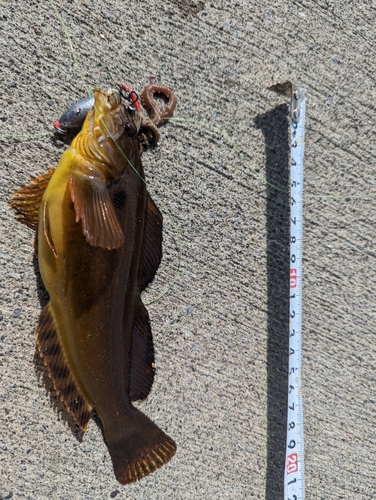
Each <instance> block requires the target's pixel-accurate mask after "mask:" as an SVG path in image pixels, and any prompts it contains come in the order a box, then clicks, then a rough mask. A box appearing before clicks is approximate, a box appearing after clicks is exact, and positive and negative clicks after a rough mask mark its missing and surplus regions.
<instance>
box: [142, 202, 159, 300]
mask: <svg viewBox="0 0 376 500" xmlns="http://www.w3.org/2000/svg"><path fill="white" fill-rule="evenodd" d="M162 224H163V220H162V214H161V212H160V211H159V209H158V207H157V205H156V204H155V203H154V201H153V200H152V198H151V196H150V194H149V193H148V198H147V210H146V218H145V230H144V243H143V249H142V255H141V262H140V272H139V277H138V282H139V287H140V291H142V290H144V289H145V288H146V287H147V286H148V284H149V283H150V282H151V281H152V280H153V278H154V276H155V273H156V272H157V269H158V267H159V264H160V262H161V259H162Z"/></svg>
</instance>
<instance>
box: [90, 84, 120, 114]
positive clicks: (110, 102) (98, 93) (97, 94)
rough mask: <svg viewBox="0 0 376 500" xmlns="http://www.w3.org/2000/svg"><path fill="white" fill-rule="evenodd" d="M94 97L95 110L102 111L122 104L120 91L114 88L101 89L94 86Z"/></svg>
mask: <svg viewBox="0 0 376 500" xmlns="http://www.w3.org/2000/svg"><path fill="white" fill-rule="evenodd" d="M94 98H95V106H96V111H97V110H98V111H101V112H102V113H104V112H106V111H107V112H108V111H112V110H115V109H116V108H117V107H119V106H120V105H121V104H122V99H121V95H120V92H119V91H118V90H116V89H109V90H107V91H106V90H102V89H100V88H98V87H95V88H94Z"/></svg>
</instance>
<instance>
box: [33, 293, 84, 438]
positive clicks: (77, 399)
mask: <svg viewBox="0 0 376 500" xmlns="http://www.w3.org/2000/svg"><path fill="white" fill-rule="evenodd" d="M36 338H37V347H38V351H39V354H40V356H41V358H42V359H43V362H44V365H45V366H46V368H47V373H48V375H49V377H50V379H51V381H52V385H53V387H54V389H55V391H56V393H57V394H58V395H59V396H60V399H61V401H62V402H63V403H64V404H65V407H66V408H67V410H68V412H69V413H70V414H71V415H72V417H73V418H74V420H75V422H76V423H77V425H78V426H79V427H80V428H81V429H82V430H83V431H84V430H85V429H86V427H87V424H88V422H89V419H90V412H91V408H90V406H89V405H88V404H87V403H86V401H85V399H84V397H83V396H82V394H81V392H80V391H79V389H78V387H77V384H76V382H75V380H74V378H73V375H72V374H71V370H70V369H69V365H68V362H67V360H66V357H65V355H64V352H63V349H62V347H61V344H60V340H59V335H58V329H57V324H56V321H55V318H54V314H53V310H52V307H51V303H50V302H49V303H48V304H47V305H46V306H45V308H44V309H43V311H42V312H41V315H40V317H39V325H38V328H37V331H36Z"/></svg>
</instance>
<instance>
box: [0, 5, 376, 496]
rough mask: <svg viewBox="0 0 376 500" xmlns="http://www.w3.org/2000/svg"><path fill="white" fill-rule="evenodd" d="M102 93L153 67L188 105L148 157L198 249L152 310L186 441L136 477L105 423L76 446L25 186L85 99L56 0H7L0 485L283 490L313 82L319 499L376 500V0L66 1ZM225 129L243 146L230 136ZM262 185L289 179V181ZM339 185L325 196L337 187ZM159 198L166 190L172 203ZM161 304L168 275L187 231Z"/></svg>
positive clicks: (186, 247)
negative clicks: (43, 350)
mask: <svg viewBox="0 0 376 500" xmlns="http://www.w3.org/2000/svg"><path fill="white" fill-rule="evenodd" d="M56 4H57V8H58V10H59V12H60V14H61V16H62V18H63V19H64V22H65V23H66V30H67V32H68V33H69V35H70V37H71V40H72V43H73V46H74V49H75V51H76V54H77V61H78V64H79V67H80V69H81V71H82V74H83V77H84V80H85V82H86V84H87V85H88V87H89V88H90V89H92V88H93V87H94V86H100V87H104V88H107V87H109V86H111V84H113V83H114V82H117V81H121V80H122V81H125V82H127V83H128V84H130V85H132V86H134V87H135V88H136V89H138V90H141V89H142V87H143V85H144V84H145V83H147V81H148V77H149V75H150V74H151V73H154V74H156V75H157V77H158V81H160V82H162V83H164V84H166V85H169V86H170V87H171V88H173V89H174V91H175V92H176V95H177V97H178V108H177V112H176V117H179V118H181V119H184V120H186V121H176V122H173V123H169V124H167V125H166V126H165V127H163V130H162V140H161V143H160V145H159V146H158V147H157V148H156V149H155V150H151V151H148V152H147V153H145V154H144V155H143V162H144V166H145V172H146V176H147V180H148V182H149V183H150V186H151V188H152V190H154V191H155V192H156V193H157V194H158V196H159V197H160V200H161V201H162V202H163V203H164V204H166V206H167V207H168V210H169V211H170V212H171V214H172V216H173V219H174V221H175V222H176V224H177V226H178V231H179V234H180V237H181V241H182V247H183V263H182V270H181V273H180V275H179V278H178V281H177V283H176V284H175V286H174V288H173V290H172V291H171V292H170V293H169V294H168V295H166V296H164V297H163V298H162V299H160V300H159V301H157V302H156V303H155V304H153V305H152V306H149V308H148V309H149V313H150V316H151V319H152V327H153V333H154V341H155V348H156V360H157V365H158V368H157V376H156V381H155V384H154V387H153V390H152V393H151V395H150V397H149V398H148V400H147V401H146V402H145V403H143V404H142V405H141V407H142V409H143V410H144V411H145V413H147V415H148V416H149V417H150V418H152V419H153V420H154V421H155V422H156V423H158V425H160V426H161V427H162V428H163V429H164V430H166V432H168V434H169V435H171V436H172V437H173V438H174V439H175V440H176V443H177V446H178V451H177V454H176V456H175V457H174V459H173V460H172V461H171V462H170V463H169V464H168V465H167V466H165V467H163V468H162V469H161V470H159V471H158V472H156V473H155V474H153V475H151V476H149V477H147V478H146V479H144V480H142V481H140V482H139V483H137V484H134V485H131V486H127V487H123V486H121V485H119V484H118V483H117V482H116V480H115V478H114V475H113V471H112V465H111V461H110V458H109V454H108V451H107V448H106V446H105V444H104V442H103V438H102V435H101V433H100V430H99V428H98V426H97V425H96V423H95V422H94V421H93V420H92V421H91V422H90V425H89V428H88V430H87V432H86V433H85V435H84V436H83V438H82V439H81V441H80V440H79V439H77V438H79V436H77V433H75V432H74V428H73V427H72V425H71V423H70V421H69V419H68V418H67V416H66V414H65V413H64V411H63V410H62V409H61V407H59V405H58V404H57V403H56V399H55V398H54V397H53V396H49V395H48V393H47V391H46V383H45V380H44V376H43V372H41V371H40V367H39V365H38V362H37V361H36V360H35V358H34V355H35V339H34V331H35V328H36V325H37V321H38V316H39V313H40V310H41V306H40V297H41V294H42V292H41V290H40V288H39V289H38V283H39V281H38V277H37V274H36V271H35V269H34V265H33V233H32V231H31V230H29V229H28V228H26V227H24V226H22V225H21V224H19V223H18V222H17V221H16V220H15V219H14V217H13V214H12V213H11V212H10V211H9V210H8V201H9V199H10V197H11V195H12V192H13V191H14V190H15V189H17V188H18V187H19V186H20V185H21V184H23V183H25V182H27V180H28V178H29V177H30V176H31V175H37V174H40V173H42V172H44V171H46V169H47V168H48V167H51V166H54V165H56V163H57V161H58V159H59V157H60V156H61V154H62V152H63V151H64V149H65V148H66V143H64V141H63V140H60V139H59V138H56V137H54V136H53V135H45V136H40V137H35V136H31V137H18V138H17V137H8V136H5V135H4V134H16V133H18V134H35V133H38V132H48V131H51V124H52V122H53V121H54V120H55V119H57V118H58V117H59V116H60V114H61V113H62V111H63V110H65V109H66V108H67V107H68V106H69V105H70V104H71V103H73V102H74V101H77V100H79V99H80V98H82V97H84V96H85V95H86V90H85V88H84V84H83V82H82V80H81V77H80V74H79V70H78V68H77V67H76V66H75V64H74V63H73V60H72V56H71V53H70V50H69V44H68V40H67V37H66V32H65V30H63V29H62V27H61V24H60V21H59V19H58V18H57V16H56V14H55V12H54V10H53V9H52V6H51V4H50V3H49V1H48V0H42V1H39V2H37V1H35V0H34V1H30V0H29V1H26V0H1V7H0V22H1V24H0V26H1V40H0V43H1V51H0V61H1V74H0V81H1V85H0V94H1V101H0V102H1V111H0V148H1V160H0V161H1V167H0V168H1V170H0V175H1V183H0V190H1V194H0V202H1V238H0V244H1V252H0V256H1V287H2V292H1V293H2V295H1V305H0V309H1V320H0V321H1V324H2V328H1V332H0V338H1V340H0V366H1V372H0V376H1V385H0V433H1V444H0V498H1V499H10V498H13V499H38V500H43V499H46V500H47V499H67V500H70V499H75V500H78V499H80V500H81V499H82V500H89V499H93V500H96V499H108V498H117V499H127V500H128V499H129V500H130V499H134V500H138V499H145V500H157V499H158V500H160V499H166V500H170V499H171V500H183V499H184V500H185V499H187V500H188V499H189V500H191V499H205V500H219V499H236V500H238V499H249V498H255V499H256V498H257V499H266V500H280V499H282V498H283V468H284V447H285V428H286V414H287V413H286V407H287V362H288V321H289V314H288V296H289V289H288V283H289V281H288V271H289V198H288V195H287V194H285V192H283V190H287V189H288V153H289V150H288V143H287V134H288V124H287V118H286V113H287V105H286V102H285V101H284V99H283V98H281V97H279V96H277V95H275V94H272V93H270V92H268V91H267V90H266V87H267V86H268V85H271V84H273V83H276V82H277V81H284V80H286V79H296V80H297V81H299V83H300V84H301V85H302V86H304V87H306V88H307V91H308V94H307V121H306V160H305V203H304V303H303V328H304V329H303V337H304V354H303V370H304V404H305V445H306V498H307V499H309V500H311V499H312V500H337V499H338V500H339V499H355V500H366V499H371V498H376V468H375V462H376V458H375V457H376V446H375V444H376V439H375V425H376V413H375V398H376V394H375V376H376V375H375V368H376V353H375V328H376V316H375V310H376V306H375V300H374V297H375V294H376V267H375V257H376V252H375V236H374V234H375V224H376V212H375V209H374V207H375V195H376V182H375V155H376V140H375V139H376V138H375V132H374V123H375V97H376V83H375V76H374V75H375V43H374V40H375V35H376V29H375V23H374V17H375V5H374V4H373V3H371V2H351V1H344V0H343V1H340V0H338V1H335V2H327V1H325V0H317V1H314V0H303V1H301V2H297V1H291V2H284V1H282V0H273V1H271V0H264V1H261V0H258V1H256V0H252V1H247V2H243V1H242V2H235V1H225V0H219V1H218V0H217V1H216V2H214V1H212V2H210V1H209V0H207V1H193V0H167V1H165V2H157V1H155V0H150V1H141V0H140V1H136V0H129V1H127V2H124V1H121V0H106V2H103V1H100V0H88V1H87V2H84V1H80V0H60V1H59V2H57V3H56ZM201 121H203V122H206V123H207V124H210V126H212V127H216V128H217V129H220V130H222V131H223V132H226V133H227V134H228V135H229V136H230V138H231V140H232V141H233V143H235V144H236V146H237V147H238V148H239V149H240V150H241V151H242V152H243V153H244V155H245V157H246V159H247V162H246V163H243V162H242V161H241V160H240V158H239V157H238V156H237V154H236V152H235V150H234V148H233V147H232V146H230V145H229V144H228V142H226V140H225V139H224V137H223V136H221V135H220V134H219V133H217V132H216V130H213V129H208V128H207V127H205V126H204V125H202V124H201V123H200V122H201ZM266 180H268V181H269V182H271V183H272V184H274V185H277V186H279V187H280V188H282V191H278V190H276V189H275V188H273V187H272V186H270V185H268V184H266V182H265V181H266ZM324 195H325V196H324ZM158 203H159V205H160V206H161V205H162V204H161V202H158ZM164 213H165V215H164V219H165V238H164V259H163V262H162V265H161V267H160V270H159V272H158V276H157V279H156V281H155V283H154V284H153V285H152V286H151V288H150V291H148V292H147V294H146V296H147V297H146V300H148V298H149V297H151V296H156V295H157V294H158V293H160V292H161V291H163V290H164V289H165V288H166V286H167V284H168V283H170V282H171V280H172V279H173V277H174V274H175V272H176V268H177V264H178V254H177V249H176V241H177V236H176V231H175V229H174V227H173V224H172V223H171V221H170V220H169V218H168V215H167V214H166V210H165V209H164Z"/></svg>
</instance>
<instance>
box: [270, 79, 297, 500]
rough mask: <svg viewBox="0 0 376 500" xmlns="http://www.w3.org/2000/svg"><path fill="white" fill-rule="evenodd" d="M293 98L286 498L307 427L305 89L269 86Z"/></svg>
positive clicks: (292, 498) (293, 487) (292, 494)
mask: <svg viewBox="0 0 376 500" xmlns="http://www.w3.org/2000/svg"><path fill="white" fill-rule="evenodd" d="M269 88H270V90H274V91H276V92H278V93H279V94H282V95H285V96H288V97H291V107H290V128H291V130H290V132H291V159H290V162H291V168H290V195H291V196H290V202H291V220H290V328H289V331H290V341H289V374H288V410H287V444H286V461H285V476H284V477H285V488H284V498H285V500H304V497H305V483H304V428H303V396H302V378H301V376H302V371H301V367H302V242H303V241H302V240H303V170H304V169H303V167H304V124H305V89H299V88H298V87H297V86H295V85H294V84H292V83H291V82H286V83H282V84H281V83H279V84H277V85H273V86H272V87H269Z"/></svg>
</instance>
